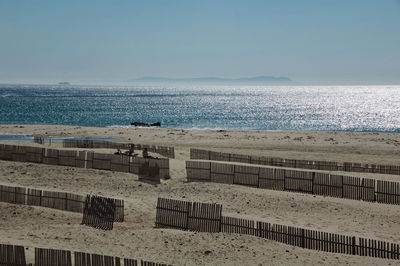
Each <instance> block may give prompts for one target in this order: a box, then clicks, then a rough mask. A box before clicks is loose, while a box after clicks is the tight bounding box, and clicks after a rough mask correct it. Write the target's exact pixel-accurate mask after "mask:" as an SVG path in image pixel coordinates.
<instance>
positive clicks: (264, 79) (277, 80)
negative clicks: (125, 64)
mask: <svg viewBox="0 0 400 266" xmlns="http://www.w3.org/2000/svg"><path fill="white" fill-rule="evenodd" d="M128 82H135V83H199V84H205V83H206V84H259V85H268V84H293V83H294V82H293V81H292V80H291V79H290V78H287V77H271V76H258V77H248V78H218V77H200V78H165V77H143V78H137V79H131V80H128Z"/></svg>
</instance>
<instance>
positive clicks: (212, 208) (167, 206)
mask: <svg viewBox="0 0 400 266" xmlns="http://www.w3.org/2000/svg"><path fill="white" fill-rule="evenodd" d="M221 212H222V206H221V205H219V204H208V203H197V202H195V203H192V202H186V201H180V200H171V199H164V198H158V200H157V213H156V227H159V228H177V229H182V230H192V231H199V232H219V231H220V226H221Z"/></svg>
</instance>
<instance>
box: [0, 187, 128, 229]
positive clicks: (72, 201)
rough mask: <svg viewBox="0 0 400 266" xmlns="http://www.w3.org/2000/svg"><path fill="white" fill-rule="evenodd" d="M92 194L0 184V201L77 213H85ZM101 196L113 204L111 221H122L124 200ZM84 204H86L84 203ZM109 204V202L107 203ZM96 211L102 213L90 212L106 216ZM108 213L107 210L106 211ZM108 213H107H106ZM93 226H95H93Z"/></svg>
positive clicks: (103, 199) (101, 206)
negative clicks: (83, 194)
mask: <svg viewBox="0 0 400 266" xmlns="http://www.w3.org/2000/svg"><path fill="white" fill-rule="evenodd" d="M93 197H94V196H91V195H87V196H82V195H77V194H71V193H67V192H56V191H45V190H39V189H33V188H25V187H13V186H5V185H0V201H1V202H7V203H12V204H23V205H30V206H40V207H46V208H52V209H57V210H62V211H70V212H77V213H83V214H84V213H85V209H86V208H85V207H87V206H89V207H90V206H91V205H88V204H89V203H88V201H90V200H91V199H92V198H93ZM97 198H101V199H102V201H107V202H110V201H111V202H112V204H113V205H114V209H115V211H114V216H113V222H123V221H124V201H123V200H120V199H112V198H104V197H98V196H97ZM85 204H86V205H85ZM109 205H110V204H109ZM103 206H104V204H103V205H100V207H97V209H99V208H103ZM98 213H102V210H101V209H100V210H98V211H97V212H95V213H93V212H92V213H90V214H91V215H97V216H100V217H103V216H105V217H107V218H109V216H106V215H101V214H98ZM106 213H108V212H106ZM107 215H108V214H107ZM93 223H95V222H93ZM94 227H95V226H94Z"/></svg>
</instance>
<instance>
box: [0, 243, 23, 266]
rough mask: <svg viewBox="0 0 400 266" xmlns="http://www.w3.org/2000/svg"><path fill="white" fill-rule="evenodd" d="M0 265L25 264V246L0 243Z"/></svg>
mask: <svg viewBox="0 0 400 266" xmlns="http://www.w3.org/2000/svg"><path fill="white" fill-rule="evenodd" d="M0 265H5V266H6V265H13V266H26V258H25V248H24V247H23V246H14V245H7V244H0Z"/></svg>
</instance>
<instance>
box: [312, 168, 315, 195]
mask: <svg viewBox="0 0 400 266" xmlns="http://www.w3.org/2000/svg"><path fill="white" fill-rule="evenodd" d="M314 180H315V172H312V193H313V195H314V194H315V193H314Z"/></svg>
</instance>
